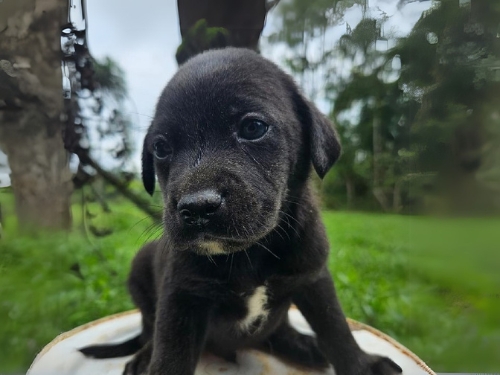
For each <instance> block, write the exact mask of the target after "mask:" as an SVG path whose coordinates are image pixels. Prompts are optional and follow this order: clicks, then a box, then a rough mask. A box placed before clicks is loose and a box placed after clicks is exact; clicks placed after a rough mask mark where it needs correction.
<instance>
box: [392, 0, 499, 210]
mask: <svg viewBox="0 0 500 375" xmlns="http://www.w3.org/2000/svg"><path fill="white" fill-rule="evenodd" d="M499 20H500V4H499V3H498V2H496V1H494V0H481V1H479V0H472V1H470V2H469V3H463V4H460V2H457V1H453V0H443V1H441V4H440V5H439V6H437V7H434V8H432V9H430V10H429V11H427V12H426V13H425V14H424V15H423V16H422V18H421V19H420V21H419V22H418V23H417V24H416V25H415V27H414V28H413V30H412V32H411V33H410V35H409V36H408V37H407V38H405V39H403V40H401V41H400V43H399V45H398V46H397V47H396V48H395V51H394V52H395V53H397V54H399V55H400V56H401V61H402V73H401V78H400V86H401V87H402V88H403V90H404V96H405V97H407V98H413V99H414V100H417V101H418V102H419V103H420V106H419V108H418V112H417V113H416V116H415V120H414V121H413V124H412V125H411V140H412V150H411V151H412V152H413V154H414V156H415V157H414V163H413V165H412V169H413V170H412V172H413V176H415V177H416V178H414V179H413V181H412V184H413V185H414V186H416V187H417V188H418V187H421V186H423V187H424V188H426V189H427V190H429V189H431V190H432V191H433V194H434V195H438V196H440V197H441V198H440V200H441V204H443V205H445V206H447V207H448V209H449V210H453V211H455V212H469V213H470V212H477V213H479V212H484V211H485V210H486V211H491V210H492V209H495V206H494V205H492V204H491V203H492V202H495V201H498V198H496V199H495V195H496V194H498V190H497V189H494V188H493V189H491V183H490V182H487V180H488V177H487V176H490V177H491V176H493V175H495V173H498V172H495V171H496V170H497V168H498V163H492V160H493V159H495V156H494V155H495V152H494V151H493V147H492V145H493V144H495V143H496V142H498V138H497V137H498V132H497V131H496V129H497V128H498V121H496V120H495V118H496V116H497V114H498V111H497V110H496V109H495V108H494V107H495V106H494V105H493V103H494V102H498V100H499V99H500V76H499V74H498V71H499V68H500V39H499V38H498V32H499ZM484 178H486V179H484ZM422 195H425V194H422ZM496 209H498V206H497V207H496Z"/></svg>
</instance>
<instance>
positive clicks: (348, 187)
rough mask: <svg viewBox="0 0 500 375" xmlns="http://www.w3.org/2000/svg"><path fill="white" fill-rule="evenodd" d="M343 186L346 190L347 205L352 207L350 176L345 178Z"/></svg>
mask: <svg viewBox="0 0 500 375" xmlns="http://www.w3.org/2000/svg"><path fill="white" fill-rule="evenodd" d="M345 188H346V192H347V206H348V207H349V208H352V206H353V203H354V181H353V180H352V178H351V177H346V178H345Z"/></svg>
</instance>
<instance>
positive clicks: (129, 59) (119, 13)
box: [0, 0, 431, 186]
mask: <svg viewBox="0 0 500 375" xmlns="http://www.w3.org/2000/svg"><path fill="white" fill-rule="evenodd" d="M200 1H203V0H200ZM282 1H286V0H282ZM311 1H314V0H311ZM397 3H398V0H369V9H370V10H369V14H371V15H372V16H375V17H379V16H380V15H381V12H385V13H386V14H387V15H388V16H390V18H389V19H388V21H387V22H386V24H385V26H384V31H385V32H386V33H388V32H390V31H392V32H395V33H397V34H398V35H400V36H404V35H406V34H407V33H408V32H409V31H410V30H411V28H412V27H413V25H414V24H415V22H416V21H417V20H418V18H419V17H420V15H421V13H422V11H424V10H425V9H427V8H429V6H430V5H431V1H420V0H418V1H416V2H413V3H410V4H408V5H407V6H405V7H403V8H402V9H398V8H397ZM273 12H274V11H272V12H271V14H270V17H269V19H268V22H267V24H266V27H265V29H264V32H263V36H264V37H265V36H268V35H269V34H270V33H272V32H273V28H274V27H275V25H276V22H275V21H273ZM87 19H88V43H89V47H90V52H91V54H92V55H93V56H94V57H96V58H98V59H101V58H103V57H105V56H110V57H111V58H113V59H114V60H115V61H117V62H118V63H119V65H120V66H121V67H122V68H123V70H124V71H125V75H126V77H125V78H126V81H127V86H128V93H129V97H130V103H128V105H127V111H128V112H129V115H130V117H131V119H132V121H133V123H134V130H135V131H134V138H135V139H136V142H137V144H136V148H137V151H139V150H140V147H141V139H142V137H143V136H144V134H145V132H146V129H147V127H148V125H149V122H150V120H151V116H152V115H153V111H154V107H155V104H156V101H157V99H158V96H159V94H160V92H161V90H162V88H163V87H164V86H165V84H166V83H167V82H168V80H169V79H170V78H171V77H172V76H173V74H174V73H175V71H176V69H177V64H176V62H175V51H176V49H177V47H178V46H179V44H180V42H181V37H180V32H179V27H178V16H177V1H176V0H142V1H123V0H87ZM360 19H361V9H360V7H353V8H351V9H350V10H349V11H347V12H346V14H345V16H344V20H345V22H348V23H349V25H350V26H351V28H353V29H354V27H355V26H356V24H357V23H358V22H359V21H360ZM345 30H346V26H345V23H343V24H340V25H339V26H337V27H336V28H335V29H334V30H332V32H331V35H330V36H329V37H331V38H333V39H336V38H338V37H340V36H341V35H342V34H343V33H344V32H345ZM284 52H285V51H284V49H283V48H275V47H273V48H266V47H265V45H264V48H263V50H262V53H263V55H264V56H266V57H268V58H270V59H272V60H273V61H275V62H276V63H278V64H280V63H281V62H282V61H283V59H284ZM323 109H324V110H325V108H323ZM2 162H4V160H2V156H1V155H0V174H1V172H2V171H1V169H2V167H1V163H2ZM133 162H134V166H135V169H136V170H139V162H140V158H139V152H136V153H135V156H134V158H133ZM4 170H5V168H4ZM2 182H3V183H4V184H5V183H6V179H5V175H4V176H3V177H2V176H0V186H1V185H2Z"/></svg>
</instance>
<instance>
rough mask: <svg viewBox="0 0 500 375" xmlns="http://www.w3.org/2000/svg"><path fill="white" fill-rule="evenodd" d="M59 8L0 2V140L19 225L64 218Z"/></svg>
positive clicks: (33, 1)
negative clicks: (5, 156)
mask: <svg viewBox="0 0 500 375" xmlns="http://www.w3.org/2000/svg"><path fill="white" fill-rule="evenodd" d="M67 14H68V2H67V0H16V1H3V2H0V51H2V54H1V55H0V60H1V61H0V148H2V150H3V151H4V152H5V153H6V154H7V156H8V158H9V165H10V169H11V171H12V173H11V182H12V188H13V192H14V197H15V202H16V212H17V216H18V221H19V227H20V228H22V229H28V228H29V229H37V228H51V229H67V228H69V227H70V225H71V215H70V194H71V190H72V182H71V173H70V170H69V165H68V161H69V156H68V153H67V152H66V150H65V149H64V146H63V141H62V136H61V132H62V119H61V116H62V113H63V98H62V74H61V47H60V43H61V26H62V25H63V24H64V23H65V22H66V20H67Z"/></svg>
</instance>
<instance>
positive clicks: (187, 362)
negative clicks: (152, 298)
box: [148, 282, 211, 375]
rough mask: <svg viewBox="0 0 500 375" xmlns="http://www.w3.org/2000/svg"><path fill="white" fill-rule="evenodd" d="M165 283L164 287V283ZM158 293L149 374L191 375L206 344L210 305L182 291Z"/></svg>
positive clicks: (166, 287) (165, 286)
mask: <svg viewBox="0 0 500 375" xmlns="http://www.w3.org/2000/svg"><path fill="white" fill-rule="evenodd" d="M164 284H167V283H166V282H165V283H164ZM169 287H170V286H169V285H164V287H163V288H162V289H163V290H165V292H163V291H161V292H160V293H159V299H158V306H157V310H156V314H157V315H156V316H157V317H158V319H157V320H156V323H155V330H154V337H153V353H152V357H151V364H150V366H149V372H148V375H165V374H175V375H193V374H194V371H195V369H196V364H197V363H198V359H199V357H200V354H201V351H202V349H203V347H204V344H205V339H206V333H207V326H208V320H209V314H210V309H211V306H210V305H209V303H208V302H206V301H205V300H204V299H203V298H202V297H200V296H192V295H190V294H188V293H186V292H183V291H176V290H169V289H170V288H169Z"/></svg>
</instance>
